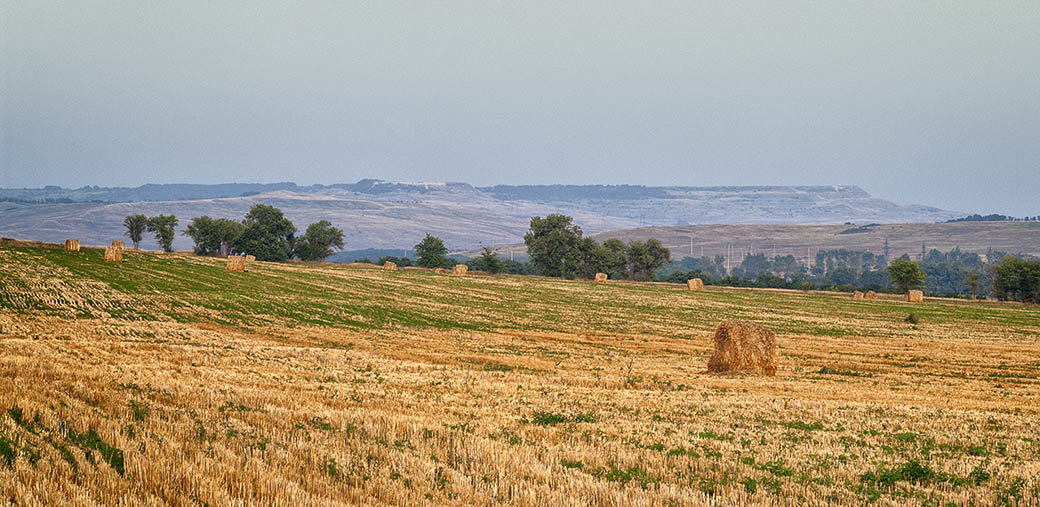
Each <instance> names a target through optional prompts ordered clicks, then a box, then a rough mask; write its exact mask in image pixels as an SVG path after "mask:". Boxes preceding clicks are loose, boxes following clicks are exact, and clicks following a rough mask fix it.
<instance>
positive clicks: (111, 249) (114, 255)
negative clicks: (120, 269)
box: [105, 246, 123, 262]
mask: <svg viewBox="0 0 1040 507" xmlns="http://www.w3.org/2000/svg"><path fill="white" fill-rule="evenodd" d="M105 262H123V247H121V246H106V247H105Z"/></svg>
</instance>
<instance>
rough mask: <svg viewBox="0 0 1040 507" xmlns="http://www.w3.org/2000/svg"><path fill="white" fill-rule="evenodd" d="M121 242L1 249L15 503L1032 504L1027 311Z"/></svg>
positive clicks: (1036, 325) (0, 379)
mask: <svg viewBox="0 0 1040 507" xmlns="http://www.w3.org/2000/svg"><path fill="white" fill-rule="evenodd" d="M126 259H127V261H126V262H124V263H121V264H106V263H104V262H102V253H101V252H96V251H84V252H80V253H77V254H70V253H65V252H62V251H58V250H44V249H31V248H14V247H6V248H0V343H2V345H3V347H4V348H5V354H4V357H3V363H2V364H0V403H3V404H4V405H5V406H3V407H0V408H5V409H15V408H17V409H18V410H20V414H24V415H19V417H15V414H8V416H0V435H2V436H0V438H3V439H5V440H0V454H4V443H3V442H5V441H7V442H11V443H10V444H9V445H8V447H9V448H10V449H11V453H10V454H11V457H12V459H11V467H12V468H5V462H4V458H3V457H2V456H0V478H5V474H6V475H8V476H10V477H11V478H14V475H11V474H12V473H13V470H25V472H23V473H21V474H19V475H18V479H17V480H15V481H13V482H12V481H6V480H5V481H4V482H8V483H10V484H11V485H10V486H7V487H6V489H4V490H2V491H4V493H6V494H8V495H10V496H12V497H14V498H18V499H22V500H25V499H30V498H36V499H37V500H40V499H43V500H46V499H47V498H46V496H41V495H42V494H41V493H38V492H34V493H31V492H29V491H30V490H31V489H33V488H32V486H36V488H35V490H36V491H39V490H41V489H43V490H48V491H52V492H56V493H54V494H62V493H64V494H65V495H82V498H83V499H93V500H99V501H104V498H106V497H108V496H109V495H130V496H132V497H136V498H138V499H140V500H146V499H152V500H155V499H163V500H171V499H174V498H177V497H179V496H181V495H187V494H189V493H188V490H185V489H184V488H185V487H187V486H185V485H190V488H189V489H190V490H191V491H192V492H191V493H190V494H191V495H194V496H195V497H196V498H198V499H199V500H203V501H206V502H209V503H223V502H227V501H235V500H241V499H245V500H247V501H265V502H266V501H276V500H278V499H283V500H284V499H285V495H290V496H291V497H292V498H294V499H301V500H303V501H306V502H315V503H321V502H324V501H325V500H328V499H329V498H337V499H340V500H343V501H349V500H350V499H354V500H355V501H361V500H363V501H375V502H390V503H400V502H421V501H426V500H429V501H432V502H442V501H445V500H448V499H455V500H458V501H462V502H467V503H484V502H493V501H502V500H507V499H509V500H512V501H515V502H517V503H521V504H524V503H539V501H538V500H539V499H548V500H549V501H559V502H567V501H569V500H570V499H577V500H578V501H581V502H584V501H589V502H611V501H614V502H632V501H636V502H647V503H662V502H663V503H667V502H668V501H675V502H679V503H688V502H694V503H704V502H710V501H712V499H713V498H714V499H718V498H727V499H730V500H733V499H737V500H740V501H756V502H769V501H782V500H783V499H789V500H792V501H793V500H797V499H798V498H799V497H801V498H803V499H814V500H818V501H823V500H826V499H831V500H837V501H842V502H859V501H863V500H886V499H887V500H896V501H900V502H904V501H907V500H910V501H916V502H924V501H950V500H952V501H976V502H981V503H990V502H993V501H998V500H1006V499H1010V500H1014V499H1015V498H1021V499H1024V500H1023V501H1025V500H1028V499H1032V501H1037V500H1038V499H1040V493H1038V491H1037V490H1036V488H1038V487H1040V480H1038V477H1037V470H1038V467H1040V463H1038V459H1040V440H1037V439H1036V437H1035V435H1034V434H1033V430H1031V429H1030V428H1032V427H1034V425H1035V423H1036V421H1037V419H1038V413H1040V412H1038V409H1037V405H1036V401H1037V400H1036V396H1037V387H1038V386H1040V385H1038V383H1037V382H1036V375H1037V373H1038V372H1040V343H1038V337H1040V309H1038V308H1037V307H1035V306H1021V305H997V304H988V303H977V304H969V303H963V302H929V303H926V304H923V305H914V306H913V307H910V306H909V305H907V304H906V303H902V302H896V301H871V302H864V301H853V300H851V299H847V298H846V297H835V296H830V295H819V294H801V293H790V292H770V291H744V290H719V289H716V290H708V291H705V292H700V293H690V292H686V291H684V290H681V288H679V287H678V286H676V287H671V286H663V285H637V284H605V285H604V284H593V283H588V282H567V281H561V280H545V279H537V278H529V277H520V278H513V277H479V276H468V277H455V276H445V275H436V274H433V273H428V272H414V271H407V272H405V271H398V272H383V271H379V270H372V269H362V268H358V267H350V266H327V265H322V266H303V265H277V264H267V263H260V264H257V265H255V266H253V267H252V269H251V270H250V272H248V273H236V274H232V273H227V272H226V271H225V270H224V269H223V267H222V265H221V263H220V262H219V261H217V260H214V259H201V258H193V257H183V256H162V255H151V254H137V253H128V254H127V257H126ZM911 310H912V311H914V312H915V313H917V314H918V315H919V316H920V317H921V324H920V325H918V326H910V325H909V324H906V323H905V322H903V319H904V318H905V317H906V315H907V313H908V312H909V311H911ZM726 318H740V319H745V320H750V321H754V322H758V323H761V324H763V325H766V326H767V327H769V328H771V329H774V330H775V331H777V332H778V333H779V334H780V342H781V354H782V358H783V359H782V363H781V367H780V372H779V373H778V377H777V378H776V379H757V378H729V377H713V376H707V375H704V374H703V373H702V371H703V365H704V364H705V362H706V359H707V356H708V354H709V352H710V351H709V350H708V345H709V337H710V332H711V330H712V329H713V327H714V326H715V325H716V324H717V323H718V322H719V321H720V320H722V319H726ZM34 418H36V419H38V421H35V422H33V419H34ZM92 430H96V433H95V434H94V436H95V439H94V440H91V439H90V438H89V437H88V436H89V435H90V431H92ZM91 442H93V443H91ZM97 442H101V443H100V444H98V443H97ZM106 446H110V449H109V448H108V447H106ZM63 448H64V449H65V450H64V451H63V450H62V449H63ZM105 449H109V450H108V451H107V453H106V451H105ZM111 449H116V450H119V453H118V456H117V455H116V454H115V452H114V451H112V450H111ZM268 449H270V452H269V451H268ZM88 453H89V455H88ZM34 456H36V457H35V458H34ZM116 457H118V458H119V460H118V461H120V463H122V462H123V461H125V463H126V466H125V469H123V470H122V474H120V473H119V472H118V471H117V470H118V469H119V467H117V466H116V465H115V464H114V461H117V460H116V459H115V458H116ZM92 460H93V462H94V463H95V464H91V461H92ZM106 462H107V463H108V465H107V466H104V463H106ZM97 463H101V464H97ZM163 463H165V464H163ZM913 463H922V464H923V468H920V469H918V468H914V466H913ZM120 466H122V465H120ZM200 467H201V468H200ZM901 467H902V468H901ZM907 467H909V468H907ZM201 469H208V470H211V471H212V472H214V473H217V476H216V477H212V478H203V477H200V476H199V475H200V473H201V472H199V470H201ZM972 473H974V474H975V475H974V476H973V475H972ZM113 474H114V475H113ZM869 474H874V475H873V476H871V475H869ZM886 474H887V475H886ZM984 474H988V477H983V476H984ZM171 480H173V481H174V482H177V484H179V486H174V485H171V484H170V483H169V481H171ZM178 481H179V482H178ZM34 483H35V484H34ZM265 484H266V485H265ZM272 484H277V485H279V486H278V487H273V486H271V485H272ZM34 495H35V496H34Z"/></svg>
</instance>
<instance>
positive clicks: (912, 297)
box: [906, 290, 924, 303]
mask: <svg viewBox="0 0 1040 507" xmlns="http://www.w3.org/2000/svg"><path fill="white" fill-rule="evenodd" d="M906 300H907V301H909V302H911V303H923V302H924V293H923V292H921V291H919V290H912V291H910V292H907V293H906Z"/></svg>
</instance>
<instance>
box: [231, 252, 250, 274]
mask: <svg viewBox="0 0 1040 507" xmlns="http://www.w3.org/2000/svg"><path fill="white" fill-rule="evenodd" d="M227 270H228V271H232V272H239V273H241V272H244V271H245V270H246V258H245V257H242V256H239V255H229V256H228V258H227Z"/></svg>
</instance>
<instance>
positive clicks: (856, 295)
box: [852, 290, 863, 299]
mask: <svg viewBox="0 0 1040 507" xmlns="http://www.w3.org/2000/svg"><path fill="white" fill-rule="evenodd" d="M852 299H863V293H862V292H860V291H858V290H857V291H855V292H853V293H852Z"/></svg>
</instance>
